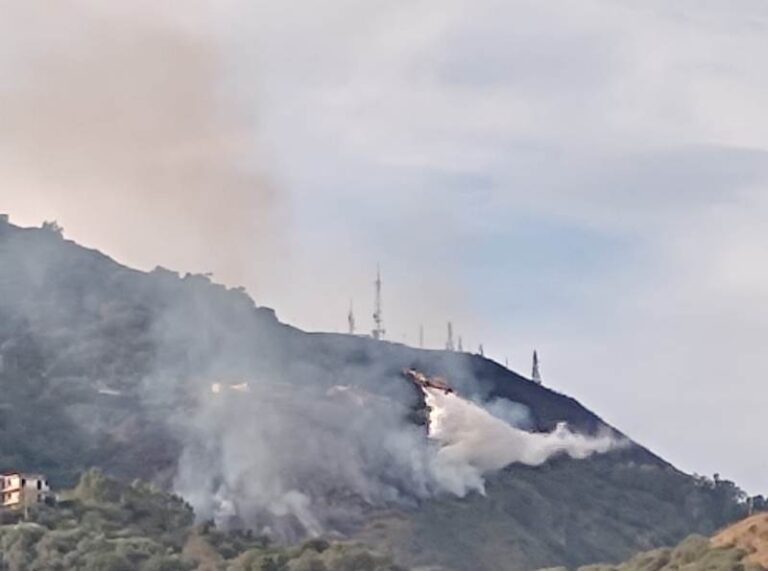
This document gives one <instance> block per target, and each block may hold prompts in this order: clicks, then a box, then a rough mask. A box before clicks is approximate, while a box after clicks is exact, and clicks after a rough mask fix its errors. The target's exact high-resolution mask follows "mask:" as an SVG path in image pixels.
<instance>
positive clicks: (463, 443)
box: [424, 388, 625, 496]
mask: <svg viewBox="0 0 768 571" xmlns="http://www.w3.org/2000/svg"><path fill="white" fill-rule="evenodd" d="M424 392H425V395H426V402H427V406H428V407H429V409H430V415H429V426H430V428H429V436H430V438H432V439H434V440H436V441H437V442H439V443H440V449H439V450H438V452H437V456H436V458H435V460H434V463H435V477H436V478H437V479H438V481H439V482H440V486H441V488H443V489H445V490H447V491H450V492H451V493H453V494H456V495H458V496H463V495H465V494H466V493H467V492H468V491H470V490H477V491H479V492H481V493H482V492H483V491H484V489H485V488H484V484H485V483H484V479H483V476H484V475H485V474H488V473H490V472H495V471H497V470H501V469H502V468H504V467H506V466H509V465H510V464H517V463H519V464H525V465H528V466H539V465H541V464H543V463H544V462H546V461H547V460H549V459H550V458H552V457H553V456H556V455H558V454H567V455H568V456H570V457H572V458H577V459H582V458H587V457H588V456H591V455H592V454H600V453H604V452H608V451H609V450H611V449H613V448H616V447H620V446H624V445H625V443H624V441H621V440H617V439H616V438H615V437H614V436H613V435H611V434H610V433H609V432H607V431H606V432H605V433H603V434H600V435H598V436H596V437H590V436H585V435H582V434H576V433H574V432H571V431H570V430H569V429H568V427H567V426H566V425H565V424H564V423H560V424H559V425H558V426H557V428H556V429H555V430H554V431H553V432H550V433H545V434H541V433H532V432H526V431H525V430H522V429H520V428H517V427H515V426H513V425H511V424H508V423H507V422H505V421H504V420H502V419H500V418H498V417H497V416H494V415H493V414H491V413H490V412H489V411H488V410H486V409H484V408H483V407H482V406H479V405H477V404H475V403H473V402H470V401H468V400H465V399H463V398H461V397H460V396H457V395H455V394H446V393H444V392H443V391H440V390H436V389H430V388H426V389H424Z"/></svg>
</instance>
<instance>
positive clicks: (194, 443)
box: [0, 223, 743, 571]
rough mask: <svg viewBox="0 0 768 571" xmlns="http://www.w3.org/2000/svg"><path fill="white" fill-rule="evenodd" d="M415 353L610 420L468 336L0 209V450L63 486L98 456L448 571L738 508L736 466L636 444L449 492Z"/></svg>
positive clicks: (469, 393)
mask: <svg viewBox="0 0 768 571" xmlns="http://www.w3.org/2000/svg"><path fill="white" fill-rule="evenodd" d="M411 366H415V367H418V368H420V369H422V370H424V371H427V372H429V373H431V374H440V375H443V376H445V377H446V378H448V379H450V382H451V385H452V386H453V387H454V388H455V389H456V391H457V393H458V394H460V395H463V396H465V397H467V398H472V399H475V400H481V401H483V402H496V403H497V404H498V403H500V404H501V405H504V406H505V407H507V408H510V407H514V413H515V414H516V415H518V416H519V420H520V422H521V423H523V424H524V425H525V426H526V427H527V428H528V429H529V430H532V431H550V430H552V429H554V428H555V426H556V425H557V423H558V422H561V421H565V422H567V423H568V424H569V425H570V426H571V427H572V428H573V429H574V430H576V431H578V432H581V433H584V434H595V433H597V432H599V431H600V430H606V429H610V430H613V431H614V433H615V434H617V435H618V434H620V433H619V432H618V431H615V429H611V428H609V427H606V426H605V423H604V422H603V421H602V420H601V419H600V418H599V417H598V416H597V415H596V414H594V413H593V412H591V411H589V410H588V409H587V408H585V407H584V406H583V405H581V404H580V403H578V402H576V401H575V400H574V399H572V398H570V397H567V396H565V395H562V394H558V393H556V392H554V391H551V390H549V389H547V388H546V387H542V386H539V385H536V384H534V383H531V382H530V381H528V380H527V379H525V378H523V377H522V376H520V375H517V374H516V373H514V372H512V371H509V370H507V369H505V368H504V367H502V366H500V365H498V364H497V363H494V362H492V361H490V360H488V359H485V358H482V357H480V356H478V355H470V354H464V353H448V352H444V351H426V350H418V349H413V348H410V347H406V346H403V345H399V344H395V343H388V342H379V341H374V340H372V339H368V338H362V337H352V336H347V335H336V334H324V333H305V332H302V331H300V330H298V329H296V328H293V327H290V326H288V325H285V324H282V323H280V322H279V321H278V319H277V318H276V316H275V314H274V312H272V311H271V310H269V309H268V308H263V307H258V306H257V305H255V304H254V302H253V301H252V300H251V299H250V297H249V296H248V295H247V294H246V293H245V292H244V291H243V290H241V289H238V288H234V289H228V288H226V287H224V286H221V285H217V284H215V283H212V282H211V280H210V279H208V278H207V277H205V276H200V275H187V276H183V277H182V276H179V275H178V274H176V273H174V272H171V271H168V270H164V269H161V268H158V269H157V270H155V271H153V272H149V273H144V272H139V271H135V270H131V269H129V268H126V267H124V266H121V265H120V264H118V263H116V262H115V261H113V260H111V259H110V258H108V257H107V256H105V255H103V254H101V253H99V252H97V251H95V250H89V249H85V248H82V247H81V246H78V245H77V244H75V243H73V242H71V241H69V240H66V239H64V238H63V237H62V236H61V235H60V233H59V232H57V230H56V229H55V228H50V227H49V228H46V229H33V228H19V227H17V226H14V225H12V224H8V223H0V388H1V389H2V392H0V411H2V415H0V442H2V443H3V445H2V447H0V468H10V467H16V468H22V469H27V470H36V471H41V472H45V473H46V474H48V475H49V477H50V479H51V481H52V482H53V483H54V484H55V485H58V486H68V485H72V484H74V482H75V481H76V478H77V476H78V474H79V473H80V472H82V471H83V470H84V469H86V468H87V467H89V466H99V467H102V468H103V469H104V470H106V471H108V472H109V473H112V474H115V475H118V476H121V477H123V478H129V479H130V478H143V479H145V480H150V481H153V482H155V483H156V484H157V485H159V486H161V487H166V488H173V489H175V490H176V491H178V492H180V493H182V494H183V495H184V497H185V498H186V499H187V500H188V501H190V502H191V503H193V504H194V505H195V508H196V510H197V511H198V513H199V514H200V515H201V516H203V517H226V518H228V519H229V520H230V523H234V524H238V523H239V524H241V525H246V526H251V527H258V528H265V529H266V528H269V529H270V530H271V531H272V532H273V533H275V534H276V535H278V536H281V537H284V538H297V537H300V536H301V535H303V534H306V533H307V532H310V533H321V534H328V533H331V534H334V535H337V536H338V535H340V536H348V537H355V538H358V539H360V540H362V541H365V542H367V543H369V544H371V545H374V546H378V547H382V548H386V549H391V550H392V551H393V552H394V553H395V555H396V557H397V560H398V561H399V562H401V563H403V564H406V565H431V564H440V565H443V566H445V567H447V568H453V569H457V570H460V569H473V570H478V571H482V570H485V569H487V570H491V569H493V570H496V569H500V568H505V569H531V568H536V567H542V566H546V565H558V564H564V565H568V566H573V565H579V564H583V563H587V562H591V561H619V560H621V559H625V558H626V557H628V556H629V555H630V554H632V553H634V552H635V551H637V550H639V549H647V548H651V547H655V546H658V545H666V544H672V543H675V542H677V541H679V540H680V539H682V538H683V537H685V536H687V535H688V534H690V533H693V532H697V533H704V534H709V533H711V532H713V531H714V530H715V529H717V528H718V527H720V526H722V525H723V524H725V523H727V522H729V521H731V520H733V519H735V518H736V517H738V516H739V515H740V514H741V513H742V512H743V506H742V505H741V504H739V503H738V502H737V500H738V499H739V491H738V489H736V488H735V487H734V486H732V485H730V483H726V482H718V483H713V482H709V481H705V480H702V479H696V478H692V477H690V476H687V475H685V474H682V473H680V472H679V471H677V470H675V469H674V467H672V466H671V465H670V464H668V463H667V462H665V461H664V460H662V459H661V458H659V457H657V456H656V455H654V454H653V453H652V452H650V451H648V450H646V449H645V448H643V447H641V446H639V445H637V444H634V443H633V444H631V445H630V446H629V447H627V448H624V449H621V450H617V451H613V452H610V453H608V454H605V455H603V456H596V457H593V458H590V459H586V460H572V459H569V458H556V459H554V460H552V461H550V462H548V463H546V464H545V465H544V466H541V467H537V468H534V467H528V466H523V465H512V466H510V467H509V468H507V469H505V470H503V471H501V472H500V473H498V474H495V475H493V474H491V475H488V476H487V482H486V495H481V494H479V493H477V492H471V491H470V492H468V493H467V495H466V497H463V498H461V497H456V496H453V495H451V494H447V493H445V492H444V491H441V490H439V489H436V488H435V487H434V484H433V483H432V482H431V481H430V480H429V474H428V470H427V471H426V472H425V467H424V466H423V461H422V456H423V453H424V451H425V450H427V451H428V446H427V445H426V444H424V442H425V438H424V430H423V426H420V425H419V423H423V418H422V416H420V415H421V413H422V412H423V407H424V402H423V397H422V395H421V394H420V392H419V391H418V390H416V389H415V387H414V386H413V385H412V384H410V383H409V382H407V381H406V380H404V379H403V378H402V377H401V375H400V371H401V370H402V369H403V368H405V367H411ZM214 385H215V386H217V387H223V393H214V392H212V387H214ZM238 386H241V387H242V386H245V387H246V389H245V390H246V392H238V391H239V389H235V388H232V387H238ZM217 390H218V389H217ZM511 403H517V404H514V405H512V404H511Z"/></svg>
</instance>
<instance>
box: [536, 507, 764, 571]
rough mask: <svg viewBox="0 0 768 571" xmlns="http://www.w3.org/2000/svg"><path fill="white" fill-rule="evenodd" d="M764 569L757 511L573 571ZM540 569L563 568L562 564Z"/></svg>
mask: <svg viewBox="0 0 768 571" xmlns="http://www.w3.org/2000/svg"><path fill="white" fill-rule="evenodd" d="M650 569H653V570H654V571H675V570H679V569H684V570H686V571H765V569H768V514H765V513H761V514H757V515H754V516H751V517H748V518H745V519H743V520H741V521H739V522H736V523H734V524H732V525H730V526H728V527H726V528H725V529H722V530H720V531H718V532H717V533H716V534H715V535H714V536H712V538H706V537H703V536H700V535H692V536H690V537H688V538H686V539H685V540H684V541H683V542H681V543H680V544H679V545H677V546H676V547H664V548H660V549H654V550H652V551H646V552H643V553H638V554H637V555H635V556H634V557H632V558H631V559H630V560H629V561H626V562H625V563H620V564H617V565H604V564H598V565H586V566H582V567H579V568H578V569H577V570H576V571H646V570H650ZM541 571H567V570H566V569H565V568H563V567H558V568H556V569H555V568H552V569H546V570H541Z"/></svg>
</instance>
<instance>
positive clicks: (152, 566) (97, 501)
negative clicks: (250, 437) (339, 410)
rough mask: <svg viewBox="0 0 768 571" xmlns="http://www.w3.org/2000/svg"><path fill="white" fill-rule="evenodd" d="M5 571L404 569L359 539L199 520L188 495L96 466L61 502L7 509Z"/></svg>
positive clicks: (1, 515)
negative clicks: (279, 541) (276, 538)
mask: <svg viewBox="0 0 768 571" xmlns="http://www.w3.org/2000/svg"><path fill="white" fill-rule="evenodd" d="M0 570H2V571H192V570H199V571H331V570H333V571H403V570H402V569H401V568H399V567H397V566H395V565H394V564H393V563H392V561H391V559H390V558H389V557H387V556H385V555H382V554H380V553H377V552H374V551H372V550H370V549H368V548H366V547H364V546H361V545H357V544H352V543H340V542H328V541H325V540H322V539H313V540H310V541H307V542H305V543H303V544H301V545H297V546H290V547H286V546H278V545H272V544H271V542H270V541H269V539H268V538H266V537H263V536H258V535H254V534H253V533H251V532H243V531H235V532H224V531H221V530H218V529H216V527H215V525H213V523H211V522H206V523H203V524H198V525H196V524H195V522H194V513H193V511H192V508H191V507H190V506H189V505H188V504H187V503H186V502H184V501H183V500H182V499H181V498H179V497H177V496H174V495H171V494H167V493H164V492H161V491H159V490H157V489H154V488H153V487H152V486H149V485H147V484H146V483H143V482H140V481H136V482H134V483H132V484H130V485H129V484H125V483H123V482H120V481H118V480H115V479H112V478H110V477H107V476H105V475H104V474H103V473H102V472H100V471H98V470H89V471H88V472H86V473H85V474H83V476H82V477H81V479H80V481H79V483H78V484H77V486H76V487H75V488H74V489H73V490H71V491H69V492H65V493H63V494H62V495H61V496H60V499H59V502H58V503H57V504H56V505H53V506H51V505H42V504H41V505H38V506H34V507H33V508H31V509H30V510H29V513H27V514H24V513H23V512H20V511H0Z"/></svg>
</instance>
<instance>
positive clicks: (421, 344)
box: [419, 325, 424, 349]
mask: <svg viewBox="0 0 768 571" xmlns="http://www.w3.org/2000/svg"><path fill="white" fill-rule="evenodd" d="M423 348H424V326H423V325H419V349H423Z"/></svg>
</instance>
